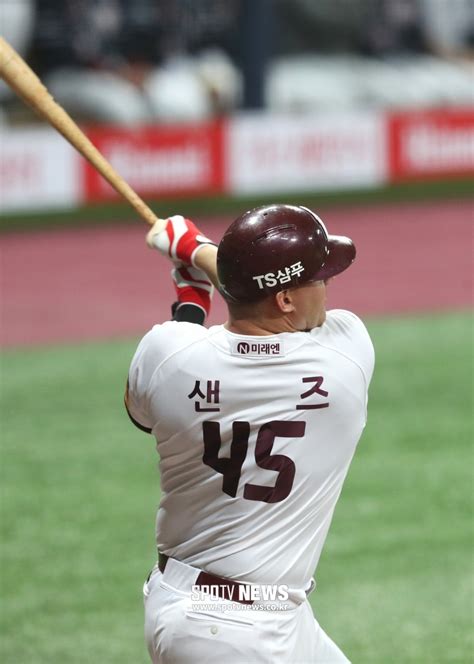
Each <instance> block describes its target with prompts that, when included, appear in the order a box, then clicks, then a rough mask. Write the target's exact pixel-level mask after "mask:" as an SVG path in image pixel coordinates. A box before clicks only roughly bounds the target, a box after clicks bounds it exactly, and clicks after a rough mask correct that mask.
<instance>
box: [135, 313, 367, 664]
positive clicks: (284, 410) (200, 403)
mask: <svg viewBox="0 0 474 664" xmlns="http://www.w3.org/2000/svg"><path fill="white" fill-rule="evenodd" d="M373 367H374V351H373V346H372V343H371V341H370V337H369V335H368V333H367V330H366V328H365V326H364V325H363V323H362V322H361V321H360V319H359V318H357V316H355V315H354V314H352V313H350V312H348V311H342V310H333V311H330V312H328V314H327V319H326V322H325V323H324V324H323V325H322V326H321V327H319V328H315V329H313V330H312V331H311V332H295V333H282V334H277V335H273V336H262V337H255V336H253V337H247V336H243V335H236V334H233V333H231V332H229V331H228V330H226V329H225V327H224V326H222V325H220V326H215V327H211V328H210V329H206V328H204V327H202V326H199V325H193V324H190V323H183V322H180V323H176V322H167V323H164V324H162V325H156V326H155V327H154V328H153V329H152V330H151V331H150V332H149V333H148V334H147V335H146V336H145V337H144V338H143V339H142V341H141V342H140V344H139V346H138V349H137V351H136V353H135V356H134V358H133V360H132V364H131V368H130V373H129V391H128V410H129V413H130V415H131V417H132V418H133V420H134V421H135V422H136V423H137V424H139V425H140V426H141V427H142V428H145V429H147V430H150V431H151V432H152V433H153V434H154V436H155V437H156V440H157V450H158V453H159V456H160V475H161V489H162V497H161V502H160V506H159V509H158V514H157V524H156V534H157V545H158V549H159V551H161V552H162V553H164V554H166V555H167V556H169V557H170V558H171V559H172V560H170V561H169V564H168V565H167V567H166V569H165V571H164V574H161V572H159V571H158V570H155V571H154V573H153V575H152V577H151V579H150V580H149V582H148V583H147V584H145V596H146V602H145V607H146V635H147V642H148V648H149V651H150V655H151V657H152V659H153V661H154V662H195V661H203V662H204V661H205V662H211V661H216V662H217V661H218V660H219V661H220V660H222V659H223V658H224V657H225V660H226V661H228V662H253V661H255V662H282V663H283V662H298V661H301V662H310V661H311V662H326V661H327V662H331V661H348V660H347V659H346V658H345V657H344V655H343V654H342V653H341V651H340V650H339V649H338V648H337V646H335V645H334V644H333V643H332V641H331V640H330V639H329V637H327V635H326V634H325V633H324V632H323V630H322V629H321V628H320V627H319V625H318V624H317V623H315V621H314V618H313V616H312V611H311V607H310V606H309V603H308V601H307V600H306V594H307V593H308V590H309V589H310V588H311V585H312V577H313V574H314V572H315V569H316V567H317V564H318V561H319V557H320V555H321V550H322V547H323V544H324V541H325V539H326V535H327V532H328V529H329V526H330V523H331V519H332V515H333V512H334V508H335V506H336V502H337V500H338V497H339V494H340V492H341V489H342V485H343V482H344V478H345V476H346V474H347V471H348V468H349V465H350V462H351V459H352V456H353V454H354V451H355V447H356V445H357V442H358V440H359V438H360V435H361V433H362V430H363V428H364V426H365V422H366V409H367V390H368V386H369V383H370V380H371V377H372V372H373ZM176 561H179V562H176ZM199 570H205V571H206V572H208V573H210V574H212V575H215V576H218V577H223V578H224V579H233V580H235V581H238V582H241V583H250V584H276V585H284V586H286V587H288V589H289V597H290V600H289V601H290V603H289V604H288V608H287V610H274V611H271V610H246V611H243V610H240V611H238V610H235V608H234V609H228V610H227V609H226V602H227V600H223V599H221V600H219V607H216V609H218V610H215V611H212V607H211V610H209V607H206V610H205V611H204V610H199V607H198V610H196V608H195V606H194V605H193V603H192V600H191V599H190V598H191V589H192V585H193V581H195V579H196V574H198V573H199ZM238 608H242V607H237V609H238ZM246 608H247V609H249V607H246ZM251 608H253V609H262V608H263V607H262V606H261V605H260V604H259V603H258V602H256V604H255V606H252V607H251ZM279 608H280V609H281V608H282V607H281V602H280V607H279ZM224 609H226V610H224ZM178 637H182V638H181V639H178Z"/></svg>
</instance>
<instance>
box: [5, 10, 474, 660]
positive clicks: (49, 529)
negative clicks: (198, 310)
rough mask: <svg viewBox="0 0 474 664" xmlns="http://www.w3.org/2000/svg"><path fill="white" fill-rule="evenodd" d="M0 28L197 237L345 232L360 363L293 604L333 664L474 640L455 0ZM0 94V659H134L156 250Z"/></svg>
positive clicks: (469, 103) (148, 484)
mask: <svg viewBox="0 0 474 664" xmlns="http://www.w3.org/2000/svg"><path fill="white" fill-rule="evenodd" d="M0 34H1V35H2V36H3V37H5V38H6V39H7V40H8V41H9V42H10V43H11V44H12V45H13V46H14V47H15V48H16V49H17V50H18V52H19V53H20V54H21V55H22V56H23V57H24V58H25V59H26V60H27V62H28V63H29V64H30V66H31V67H32V68H33V69H34V71H35V72H37V73H38V75H39V76H40V77H41V79H42V80H43V82H44V83H45V84H46V85H47V87H48V89H49V90H50V91H51V93H52V94H53V96H54V97H55V99H56V100H57V101H58V102H59V103H60V104H61V105H63V106H64V108H65V109H66V110H67V111H68V112H69V113H70V114H71V116H72V117H73V118H74V119H75V120H76V121H77V122H78V123H80V125H81V128H82V129H83V130H84V132H85V133H86V134H87V135H88V136H89V138H90V139H91V140H92V141H93V142H94V143H95V144H96V145H97V146H98V148H99V149H100V150H101V151H102V152H103V154H104V155H105V156H106V157H107V158H108V159H109V160H110V161H111V163H112V164H113V165H114V166H115V168H116V169H117V170H118V171H119V173H120V174H121V175H123V176H124V178H125V179H126V180H127V181H128V182H129V183H130V184H131V186H132V187H133V188H134V189H135V190H136V191H137V192H138V193H139V194H140V195H141V196H143V197H144V198H145V199H146V200H147V202H148V203H149V204H150V205H151V206H152V208H153V209H154V210H155V211H156V214H157V215H159V216H162V217H165V216H166V215H169V214H175V213H182V214H185V215H187V216H189V217H191V218H192V219H194V220H195V221H196V222H197V223H198V224H199V225H200V227H202V229H203V231H204V232H206V233H207V234H208V235H209V236H210V237H212V238H214V239H215V240H216V241H218V240H219V238H220V237H221V235H222V234H223V232H224V231H225V228H226V227H227V226H228V224H229V223H230V221H231V220H232V219H233V218H234V217H235V216H236V215H237V214H240V213H241V212H242V211H243V210H245V209H248V208H250V207H253V206H254V205H258V204H262V203H268V202H273V201H276V202H290V203H295V204H301V205H306V206H309V207H311V208H312V209H314V210H315V211H316V212H318V214H320V215H321V216H322V218H323V220H324V221H325V223H326V224H327V226H328V228H329V230H330V232H335V233H341V234H345V235H349V236H351V237H352V238H353V239H354V241H355V244H356V246H357V252H358V255H357V260H356V262H355V264H354V266H352V267H351V269H350V271H348V272H347V273H345V274H344V275H342V276H341V278H338V279H335V280H334V282H332V283H331V288H330V291H329V306H330V307H341V308H348V309H350V310H353V311H354V312H355V313H357V314H358V315H360V316H361V317H363V319H364V321H365V322H366V324H367V326H368V329H369V331H370V333H371V335H372V338H373V341H374V345H375V348H376V357H377V363H376V371H375V376H374V380H373V384H372V387H371V392H370V403H369V421H368V425H367V428H366V430H365V432H364V435H363V438H362V440H361V443H360V446H359V450H358V451H357V454H356V456H355V459H354V462H353V465H352V468H351V471H350V473H349V477H348V480H347V482H346V485H345V487H344V490H343V493H342V496H341V499H340V501H339V504H338V507H337V510H336V514H335V518H334V523H333V526H332V528H331V531H330V534H329V537H328V541H327V544H326V547H325V550H324V553H323V557H322V560H321V563H320V566H319V568H318V573H317V583H318V590H317V592H316V593H315V594H314V595H313V596H312V603H313V607H314V610H315V614H316V616H317V617H318V620H319V622H320V623H321V624H322V626H323V627H324V628H325V629H326V630H327V632H328V633H329V634H330V636H331V637H332V638H333V639H334V640H335V641H336V643H338V645H340V647H341V648H342V649H343V651H344V652H345V653H346V654H347V656H348V657H349V658H350V659H351V661H353V662H355V663H356V662H361V663H362V662H363V663H364V664H367V663H372V664H381V663H384V664H385V663H386V662H387V663H390V662H394V663H395V662H397V664H398V663H400V662H403V663H405V662H407V663H417V664H418V663H420V664H425V663H426V662H430V663H433V664H437V663H440V664H444V663H448V662H449V663H450V662H459V663H462V664H464V663H467V662H471V661H473V652H474V650H473V643H472V635H473V634H474V629H473V628H474V603H473V592H472V591H473V584H472V580H473V571H474V567H473V556H472V550H473V543H474V538H473V528H472V527H473V523H474V520H473V516H474V515H473V509H472V507H473V498H474V495H473V487H474V476H473V468H474V454H473V447H472V439H473V438H472V412H473V409H472V384H473V366H472V338H473V335H472V333H473V329H472V301H473V299H472V295H473V281H472V273H473V271H472V264H473V221H474V215H473V212H474V207H473V187H472V182H473V175H474V85H473V83H474V80H473V71H474V70H473V67H474V0H192V1H191V0H133V1H127V0H0ZM0 102H1V110H0V346H1V353H0V359H1V365H0V399H1V411H0V415H1V418H0V426H1V429H0V433H1V436H0V438H1V450H2V459H1V464H0V472H1V478H2V493H1V500H0V511H1V527H2V539H1V563H2V565H1V577H0V580H1V585H2V593H3V597H4V602H3V604H2V607H1V609H0V619H1V623H2V630H1V634H2V636H1V637H0V654H1V656H2V661H3V662H7V663H11V664H23V663H26V662H28V664H32V663H36V662H38V663H39V662H42V663H43V662H44V663H45V664H52V663H56V662H57V663H61V664H62V663H64V662H68V663H74V662H94V663H97V664H105V663H107V662H114V663H117V662H120V663H122V662H123V664H130V663H131V662H133V663H134V664H135V663H145V662H146V661H147V656H146V653H145V648H144V644H143V640H142V605H141V584H142V581H143V579H144V578H145V577H146V575H147V572H148V570H149V568H151V566H152V565H153V563H154V559H155V556H156V553H155V550H154V534H153V524H154V511H155V508H156V505H157V503H158V500H159V477H158V474H157V472H156V461H157V459H156V453H155V451H154V448H153V443H152V442H150V440H148V439H147V437H146V436H145V435H144V434H141V433H140V432H138V431H135V430H133V427H132V426H131V425H130V424H129V422H128V419H127V417H126V414H125V413H124V410H123V407H122V395H123V388H124V384H125V379H126V375H127V371H128V366H129V362H130V359H131V356H132V354H133V352H134V349H135V347H136V345H137V342H138V340H139V338H140V336H141V335H143V333H144V332H145V331H147V330H148V329H149V328H150V327H151V326H152V325H153V324H155V323H160V322H162V321H164V320H167V319H168V318H169V315H170V305H171V303H172V301H173V296H174V293H173V288H172V285H171V280H170V279H169V265H168V264H166V262H165V261H164V260H163V259H162V258H161V257H160V256H158V254H156V253H154V252H152V251H150V250H149V249H147V248H146V246H145V243H144V236H145V233H146V231H147V228H146V225H145V224H144V223H143V222H142V221H140V220H137V218H136V214H135V212H134V211H133V210H131V209H130V208H129V207H128V206H127V205H126V204H124V203H123V202H122V201H121V200H120V199H119V198H118V196H117V195H116V194H115V192H114V191H113V190H112V189H111V188H110V187H109V185H108V184H106V183H105V182H104V181H103V180H102V178H101V177H100V176H99V175H98V174H97V173H96V172H95V171H94V170H93V169H92V168H91V167H90V165H89V164H88V163H87V162H85V161H84V160H83V159H82V157H80V156H79V155H78V154H77V153H76V152H75V150H74V149H73V148H72V147H70V146H69V144H68V143H67V142H66V141H65V140H64V139H63V138H62V137H61V136H59V135H58V134H57V132H55V130H53V129H52V128H50V127H49V126H48V125H46V124H45V123H44V122H42V121H41V120H40V119H39V118H38V117H37V116H36V115H34V113H33V112H32V111H31V110H30V109H29V108H28V107H26V106H25V105H24V104H23V103H22V102H21V101H20V100H19V99H18V98H17V97H15V95H14V94H13V93H12V92H11V91H10V89H9V88H8V87H7V86H6V85H4V84H3V83H2V82H0ZM225 316H226V311H225V307H224V304H223V302H222V301H221V300H220V298H219V296H218V295H216V296H215V298H214V304H213V311H212V313H211V316H210V319H209V321H208V322H209V324H217V323H221V322H222V321H223V320H225Z"/></svg>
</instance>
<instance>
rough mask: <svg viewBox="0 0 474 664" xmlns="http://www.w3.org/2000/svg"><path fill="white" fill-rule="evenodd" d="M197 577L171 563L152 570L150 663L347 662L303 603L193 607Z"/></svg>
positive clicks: (147, 613) (194, 572)
mask: <svg viewBox="0 0 474 664" xmlns="http://www.w3.org/2000/svg"><path fill="white" fill-rule="evenodd" d="M199 572H200V570H198V569H196V568H194V567H190V566H189V565H185V564H183V563H180V562H178V561H176V560H173V559H169V560H168V563H167V565H166V569H165V571H164V573H163V574H162V573H161V572H160V571H159V570H158V569H155V570H154V571H153V573H152V575H151V577H150V578H149V580H148V581H147V582H146V583H145V585H144V587H143V592H144V599H145V640H146V643H147V647H148V652H149V654H150V658H151V661H152V662H153V664H197V663H200V662H202V663H204V662H205V663H206V664H222V662H226V664H253V663H255V664H297V663H301V664H310V663H311V664H333V663H335V664H336V663H337V664H339V663H346V664H347V663H349V660H348V659H347V658H346V657H345V655H344V654H343V653H342V652H341V650H339V648H338V647H337V646H336V644H335V643H333V641H331V639H330V638H329V637H328V636H327V634H326V633H325V632H324V631H323V630H322V629H321V627H320V626H319V624H318V622H317V621H316V620H315V618H314V616H313V612H312V609H311V606H310V604H309V602H308V600H307V599H306V598H304V599H303V598H301V599H300V600H299V601H295V600H294V598H292V597H291V595H290V600H289V601H286V602H285V606H286V607H289V608H285V610H268V609H264V610H259V609H258V606H252V607H248V606H244V605H240V606H238V608H234V607H236V604H231V603H230V602H228V601H227V600H214V601H213V602H210V603H209V604H203V603H198V604H197V603H196V602H195V601H193V597H192V594H191V591H192V586H193V585H194V584H195V582H196V579H197V576H198V575H199ZM257 604H258V603H257ZM273 606H275V605H273ZM229 607H230V608H229ZM261 608H262V607H260V609H261ZM349 664H350V663H349Z"/></svg>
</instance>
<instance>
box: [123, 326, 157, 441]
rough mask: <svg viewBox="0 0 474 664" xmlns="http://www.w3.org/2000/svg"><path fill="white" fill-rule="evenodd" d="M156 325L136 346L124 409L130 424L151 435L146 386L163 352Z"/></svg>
mask: <svg viewBox="0 0 474 664" xmlns="http://www.w3.org/2000/svg"><path fill="white" fill-rule="evenodd" d="M159 327H160V326H158V325H156V326H155V327H154V328H153V329H151V330H150V332H148V333H147V334H146V335H145V336H144V337H143V339H142V340H141V341H140V343H139V344H138V348H137V350H136V351H135V355H134V356H133V359H132V362H131V365H130V369H129V372H128V380H127V392H126V395H125V407H126V409H127V412H128V414H129V416H130V419H131V420H132V422H133V423H134V424H135V426H137V427H138V428H139V429H142V430H143V431H146V432H147V433H151V430H152V428H153V423H152V421H151V419H150V415H149V413H148V397H147V392H148V386H149V384H150V380H151V377H152V375H153V373H154V371H155V370H156V368H157V367H158V366H159V364H160V362H161V361H162V356H163V350H162V348H161V346H160V344H159V343H158V342H159V337H160V334H159V330H158V329H157V328H159Z"/></svg>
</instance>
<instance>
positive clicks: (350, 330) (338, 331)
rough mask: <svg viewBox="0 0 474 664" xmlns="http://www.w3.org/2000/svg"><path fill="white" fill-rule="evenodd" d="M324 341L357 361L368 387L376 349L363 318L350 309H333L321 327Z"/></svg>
mask: <svg viewBox="0 0 474 664" xmlns="http://www.w3.org/2000/svg"><path fill="white" fill-rule="evenodd" d="M321 333H322V334H321V336H322V338H324V341H325V342H326V343H327V344H328V345H330V346H333V347H334V348H335V349H336V350H338V351H339V352H340V353H343V354H344V355H346V356H347V357H349V358H350V359H351V360H352V361H354V362H356V363H357V364H358V365H359V367H360V369H361V371H362V373H363V375H364V379H365V383H366V388H367V389H368V387H369V385H370V381H371V380H372V374H373V372H374V365H375V351H374V346H373V344H372V340H371V338H370V335H369V333H368V331H367V328H366V327H365V325H364V323H363V322H362V321H361V319H360V318H359V317H358V316H356V315H355V314H353V313H352V312H350V311H345V310H344V309H332V310H331V311H328V313H327V317H326V322H325V323H324V325H323V327H322V328H321Z"/></svg>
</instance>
